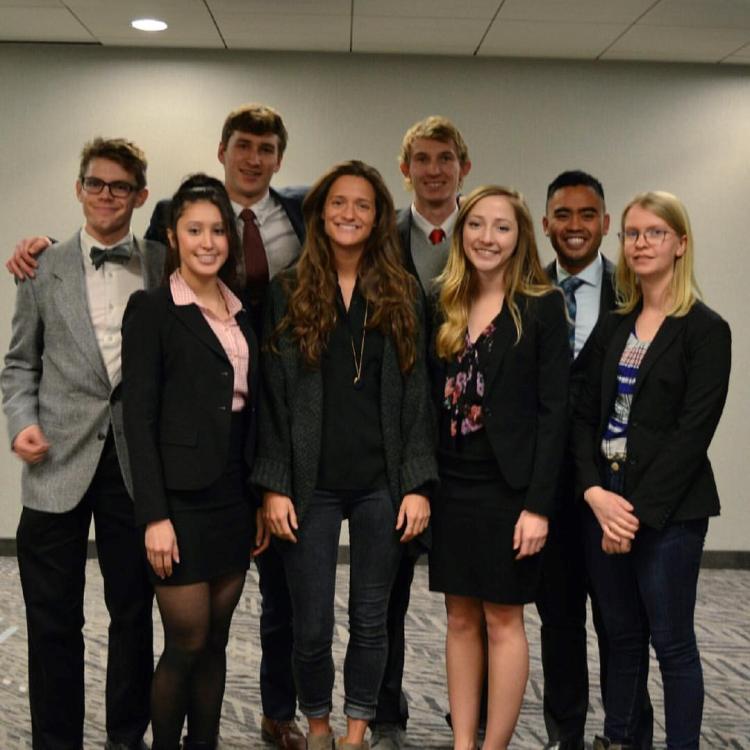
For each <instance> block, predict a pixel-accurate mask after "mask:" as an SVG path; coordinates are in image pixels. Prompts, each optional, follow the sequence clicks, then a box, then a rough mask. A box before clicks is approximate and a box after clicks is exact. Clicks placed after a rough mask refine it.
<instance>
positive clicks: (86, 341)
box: [49, 234, 111, 390]
mask: <svg viewBox="0 0 750 750" xmlns="http://www.w3.org/2000/svg"><path fill="white" fill-rule="evenodd" d="M81 252H82V251H81V241H80V235H79V234H76V235H75V236H74V237H73V238H72V239H70V240H68V241H67V242H63V243H62V244H61V245H60V246H59V247H56V248H54V249H53V250H52V251H51V252H50V253H49V261H50V272H51V273H52V274H53V275H54V276H55V277H56V278H57V280H58V282H59V283H58V284H57V287H56V288H55V291H54V298H55V302H56V304H57V308H58V309H59V311H60V315H61V317H62V318H63V320H65V322H66V324H67V326H68V328H69V329H70V332H71V335H72V337H73V340H74V341H75V343H76V346H78V348H79V349H80V350H81V352H82V354H83V356H84V357H85V358H86V361H87V362H88V363H89V365H90V366H91V369H92V370H93V372H95V373H96V375H97V376H98V377H99V379H100V380H101V381H102V383H104V385H106V387H107V390H109V389H110V388H111V384H110V382H109V375H107V368H106V367H105V366H104V360H103V359H102V353H101V350H100V349H99V343H98V342H97V340H96V333H95V332H94V324H93V323H92V322H91V310H90V309H89V304H88V292H87V290H86V279H85V272H84V268H83V256H82V255H81Z"/></svg>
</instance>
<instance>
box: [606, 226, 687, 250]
mask: <svg viewBox="0 0 750 750" xmlns="http://www.w3.org/2000/svg"><path fill="white" fill-rule="evenodd" d="M668 234H674V232H672V231H671V230H669V229H661V228H660V227H649V228H648V229H644V230H643V231H642V232H641V231H639V230H638V229H626V230H625V231H624V232H620V233H619V234H618V235H617V236H618V237H619V238H620V242H622V243H623V245H635V243H636V242H638V238H639V237H640V236H641V235H642V236H643V239H644V240H646V244H647V245H651V246H652V247H653V246H656V245H661V243H662V242H664V240H665V239H666V237H667V235H668Z"/></svg>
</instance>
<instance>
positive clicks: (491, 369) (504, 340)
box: [484, 299, 525, 393]
mask: <svg viewBox="0 0 750 750" xmlns="http://www.w3.org/2000/svg"><path fill="white" fill-rule="evenodd" d="M519 301H520V303H521V305H523V304H524V303H525V300H523V299H521V300H519ZM515 343H516V326H515V324H514V323H513V318H512V317H511V314H510V310H509V309H508V301H507V300H505V301H504V302H503V309H502V310H501V311H500V314H499V315H498V316H497V318H496V319H495V331H494V333H493V334H492V349H491V350H490V353H489V355H488V357H487V366H486V368H485V372H484V388H485V393H489V392H491V391H492V383H493V381H494V380H495V378H496V377H497V375H498V373H499V372H500V366H501V365H502V362H503V359H504V358H505V354H506V352H507V351H508V349H510V347H511V346H513V345H514V344H515Z"/></svg>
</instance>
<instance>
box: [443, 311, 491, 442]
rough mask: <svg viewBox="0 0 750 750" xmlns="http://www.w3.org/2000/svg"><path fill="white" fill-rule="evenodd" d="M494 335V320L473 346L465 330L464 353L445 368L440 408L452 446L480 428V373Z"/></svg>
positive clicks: (482, 376)
mask: <svg viewBox="0 0 750 750" xmlns="http://www.w3.org/2000/svg"><path fill="white" fill-rule="evenodd" d="M494 332H495V321H494V320H493V321H492V322H491V323H490V324H489V325H488V326H487V327H486V328H485V329H484V330H483V331H482V333H480V334H479V336H478V337H477V340H476V341H474V342H473V343H472V341H471V339H470V338H469V332H468V331H467V332H466V342H465V347H464V350H463V351H462V352H461V353H460V354H459V355H458V357H457V358H456V360H454V361H453V362H451V363H450V364H449V365H448V371H447V374H446V378H445V390H444V394H443V408H444V409H445V410H446V411H447V412H448V414H447V416H448V418H449V420H448V421H449V430H450V437H451V439H452V440H453V442H454V443H455V442H457V441H458V440H459V439H460V436H465V435H469V434H471V433H474V432H478V431H479V430H481V429H482V428H483V427H484V421H483V418H482V401H483V399H484V372H483V371H484V367H485V363H486V361H487V357H488V355H489V353H490V352H491V351H492V343H493V341H494V337H493V334H494Z"/></svg>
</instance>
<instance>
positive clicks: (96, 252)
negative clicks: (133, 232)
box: [89, 245, 133, 271]
mask: <svg viewBox="0 0 750 750" xmlns="http://www.w3.org/2000/svg"><path fill="white" fill-rule="evenodd" d="M132 254H133V250H132V249H131V247H130V245H116V246H115V247H110V248H103V247H96V246H94V247H92V248H91V252H90V253H89V256H90V257H91V262H92V263H93V264H94V268H96V270H97V271H98V270H99V269H100V268H101V267H102V265H104V263H107V262H109V263H119V264H120V265H122V266H124V265H125V264H126V263H127V262H128V261H129V260H130V256H131V255H132Z"/></svg>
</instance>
